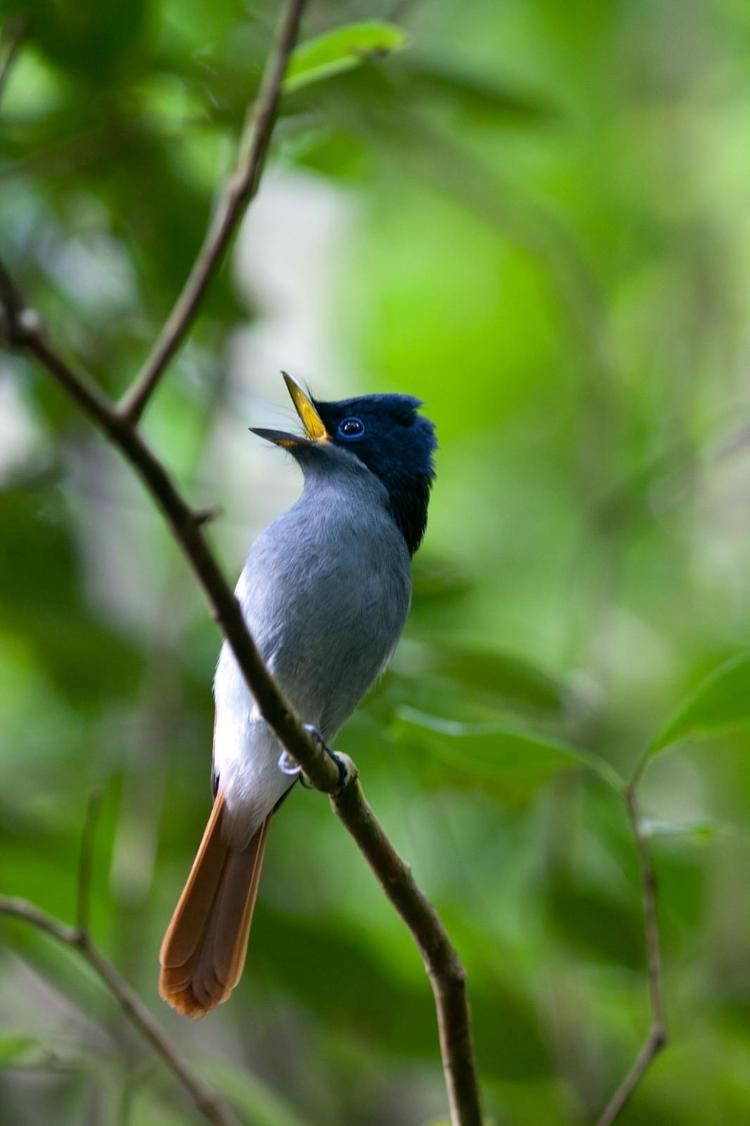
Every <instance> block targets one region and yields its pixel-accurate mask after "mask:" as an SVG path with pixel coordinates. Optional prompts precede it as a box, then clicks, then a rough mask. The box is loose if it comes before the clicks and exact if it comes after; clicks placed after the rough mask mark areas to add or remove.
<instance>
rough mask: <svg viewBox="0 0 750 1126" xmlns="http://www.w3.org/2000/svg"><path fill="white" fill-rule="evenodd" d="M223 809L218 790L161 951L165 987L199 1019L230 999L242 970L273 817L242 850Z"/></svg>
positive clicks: (166, 994)
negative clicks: (231, 837) (229, 836)
mask: <svg viewBox="0 0 750 1126" xmlns="http://www.w3.org/2000/svg"><path fill="white" fill-rule="evenodd" d="M223 812H224V798H223V797H222V795H221V794H218V795H217V797H216V800H215V802H214V807H213V809H212V811H211V816H210V817H209V819H208V824H207V825H206V831H205V832H204V834H203V840H202V841H201V843H200V848H199V849H198V852H197V854H196V857H195V860H194V861H193V867H192V868H191V869H190V875H189V876H188V878H187V882H186V884H185V887H184V888H183V890H182V895H181V896H180V898H179V901H178V903H177V906H176V908H175V911H174V914H173V915H172V919H171V921H170V923H169V926H168V927H167V933H166V934H165V935H164V941H163V942H162V944H161V951H160V954H159V961H160V963H161V973H160V975H159V993H160V994H161V996H162V997H163V998H164V1000H165V1001H166V1002H167V1003H168V1004H170V1005H171V1006H172V1007H173V1008H175V1009H177V1011H178V1012H179V1013H183V1014H184V1015H185V1016H188V1017H193V1018H194V1019H195V1018H197V1017H202V1016H205V1014H206V1013H208V1012H210V1011H211V1009H213V1008H215V1007H216V1005H219V1004H221V1002H222V1001H226V999H227V998H228V997H229V995H230V994H231V992H232V990H233V989H234V987H235V985H236V984H237V982H238V981H239V979H240V975H241V974H242V967H243V966H244V964H245V955H246V953H247V940H248V935H249V934H250V923H251V921H252V917H253V908H254V906H255V899H256V897H257V894H258V884H259V882H260V872H261V868H262V866H263V852H264V849H265V844H266V836H267V834H268V823H269V820H270V818H266V820H265V821H264V822H263V824H262V825H261V827H260V828H259V829H258V831H257V833H256V834H255V836H254V837H253V839H252V840H251V841H250V843H249V844H248V845H246V846H245V848H243V849H241V850H237V849H234V848H232V847H231V845H229V844H227V843H226V841H225V840H224V839H223V837H222V832H221V822H222V816H223Z"/></svg>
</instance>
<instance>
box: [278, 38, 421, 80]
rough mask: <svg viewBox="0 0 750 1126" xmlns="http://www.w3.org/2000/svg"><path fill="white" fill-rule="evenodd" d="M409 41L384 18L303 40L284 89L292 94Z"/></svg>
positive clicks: (398, 48)
mask: <svg viewBox="0 0 750 1126" xmlns="http://www.w3.org/2000/svg"><path fill="white" fill-rule="evenodd" d="M405 44H406V34H405V33H404V32H403V31H402V30H401V28H400V27H396V25H395V24H392V23H386V22H384V21H381V20H366V21H363V22H361V23H350V24H347V25H346V26H345V27H337V28H336V29H335V31H327V32H325V33H324V34H323V35H316V36H315V38H314V39H308V40H307V42H306V43H300V45H299V47H297V49H296V50H295V51H294V53H293V54H292V57H291V59H290V60H289V66H288V68H287V72H286V77H285V79H284V84H283V87H282V89H283V91H284V93H285V94H290V93H292V92H293V91H294V90H300V89H301V88H302V87H303V86H310V85H311V84H312V83H313V82H322V81H324V80H325V79H326V78H331V77H333V76H334V75H336V74H342V73H343V72H344V71H347V70H354V68H355V67H358V66H359V65H360V64H361V63H362V62H364V61H365V60H366V59H368V58H372V57H373V56H377V57H381V56H383V55H389V54H391V53H392V52H393V51H398V50H400V49H401V48H402V47H403V46H404V45H405Z"/></svg>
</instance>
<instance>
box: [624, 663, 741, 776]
mask: <svg viewBox="0 0 750 1126" xmlns="http://www.w3.org/2000/svg"><path fill="white" fill-rule="evenodd" d="M749 722H750V653H743V654H740V655H739V656H738V657H733V658H732V659H731V660H730V661H727V662H726V663H725V664H723V665H721V666H720V667H719V668H718V669H717V670H716V671H715V672H713V673H711V674H710V676H707V677H706V679H705V680H704V681H703V682H702V683H701V684H700V685H699V686H698V688H697V689H696V691H695V692H694V693H693V694H692V696H690V697H688V699H687V701H686V702H685V703H684V704H683V705H682V707H680V708H678V710H677V712H676V713H675V715H674V716H673V717H672V719H670V721H669V722H668V723H667V724H666V726H665V727H663V728H662V730H661V732H660V733H659V734H658V735H657V737H656V739H655V740H654V741H653V743H652V744H651V746H650V747H649V749H648V752H647V754H646V758H647V759H648V758H651V757H653V755H655V754H658V752H659V751H662V750H664V748H665V747H668V746H670V745H671V744H672V743H677V742H678V741H679V740H681V739H685V738H687V737H688V736H689V735H712V734H719V733H721V732H727V731H731V730H733V729H734V728H736V727H742V726H743V725H744V724H746V723H749Z"/></svg>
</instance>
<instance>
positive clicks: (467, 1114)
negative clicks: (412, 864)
mask: <svg viewBox="0 0 750 1126" xmlns="http://www.w3.org/2000/svg"><path fill="white" fill-rule="evenodd" d="M4 276H5V277H6V278H7V274H6V273H5V272H4V271H3V269H2V265H1V264H0V297H2V295H3V286H2V279H3V277H4ZM13 294H14V296H15V301H16V304H15V308H16V311H17V313H16V321H17V323H16V324H11V331H10V333H9V339H13V340H15V341H16V345H17V346H19V347H23V348H24V349H25V350H27V351H29V352H30V353H32V354H33V355H34V356H36V358H37V359H38V360H39V362H40V363H41V364H42V365H43V366H44V367H45V368H46V369H47V371H48V372H49V373H50V374H51V375H52V376H53V378H54V379H56V380H57V382H58V383H59V384H60V386H61V387H62V388H63V389H64V390H65V391H66V392H67V393H68V394H69V395H70V396H71V398H73V399H74V400H75V401H76V402H77V403H78V404H79V405H80V406H81V408H82V409H83V410H84V412H85V413H86V414H87V415H88V416H89V418H90V419H91V421H92V422H94V423H95V424H96V425H97V426H98V427H99V428H100V429H101V430H102V431H103V432H104V433H105V434H106V435H107V436H108V437H109V439H110V441H111V443H112V444H113V445H114V446H115V447H116V448H117V449H119V450H120V452H121V453H122V455H123V456H124V457H125V458H126V459H127V461H128V462H129V463H130V465H131V466H132V467H133V469H134V471H135V472H136V473H137V474H138V476H139V477H140V478H141V480H142V481H143V484H144V485H145V487H146V489H147V490H148V492H149V493H150V495H151V497H152V499H153V501H154V503H155V504H156V506H157V507H158V508H159V509H160V510H161V512H162V514H163V516H164V517H165V519H166V521H167V523H168V524H169V526H170V528H171V530H172V534H173V536H174V539H175V540H176V541H177V543H178V544H179V545H180V547H181V548H182V551H183V554H184V555H185V557H186V559H187V561H188V563H189V565H190V566H191V568H192V570H193V572H194V574H195V576H196V578H197V579H198V581H199V583H200V585H201V586H202V588H203V591H204V593H205V595H206V597H207V599H208V602H209V604H210V606H211V608H212V610H213V614H214V617H215V619H216V621H217V622H218V624H219V626H220V627H221V630H222V632H223V634H224V636H225V637H226V639H227V641H228V642H229V644H230V646H231V648H232V651H233V652H234V655H235V657H236V659H237V663H238V665H239V667H240V669H241V670H242V673H243V676H244V677H245V680H246V682H247V684H248V687H249V688H250V690H251V692H252V694H253V697H254V699H255V701H256V703H257V704H258V708H259V710H260V713H261V715H262V716H263V718H264V719H265V720H266V722H267V723H268V725H269V726H270V727H271V728H272V729H273V731H274V732H275V734H276V735H277V737H278V739H279V741H280V742H281V743H282V744H283V746H284V747H286V749H287V750H288V751H289V752H290V754H291V755H292V756H293V757H294V759H295V760H296V761H297V762H298V763H299V764H300V766H301V767H302V769H303V770H304V772H305V774H306V776H307V777H308V779H309V780H310V782H311V783H312V784H313V786H315V788H316V789H318V790H322V791H324V792H325V793H328V794H331V795H333V797H334V809H335V810H336V812H337V813H338V815H339V817H340V818H341V820H342V821H343V822H344V824H345V825H346V827H347V828H348V829H349V832H350V833H351V834H352V836H353V837H354V839H355V841H356V842H357V844H358V845H359V847H360V849H361V851H362V853H363V854H364V856H365V859H366V860H367V862H368V864H369V865H370V867H371V868H372V869H373V871H374V872H375V874H376V875H377V876H378V879H379V880H380V882H381V884H382V886H383V888H384V890H385V891H386V894H387V895H388V898H389V899H390V901H391V902H392V903H393V905H394V906H395V907H396V909H397V911H398V912H399V914H400V915H401V918H402V919H403V920H404V922H405V923H406V925H407V926H408V927H409V930H410V931H411V933H412V936H413V937H414V939H415V942H416V943H417V945H418V947H419V949H420V951H421V953H422V957H423V959H424V962H425V966H426V968H427V972H428V975H429V977H430V981H431V983H432V989H433V994H434V997H435V1005H436V1009H437V1017H438V1025H439V1029H440V1045H441V1054H442V1059H443V1068H444V1071H445V1076H446V1085H447V1090H448V1098H449V1105H450V1111H451V1121H452V1123H453V1126H478V1124H480V1123H481V1120H482V1119H481V1109H480V1101H479V1083H478V1079H477V1075H476V1063H475V1059H474V1054H473V1049H472V1044H471V1023H470V1016H469V1008H468V1002H467V997H466V985H465V975H464V970H463V967H462V966H461V963H460V961H459V959H458V955H457V954H456V952H455V950H454V949H453V947H452V945H451V943H450V940H449V938H448V935H447V933H446V931H445V929H444V928H443V926H442V923H441V922H440V920H439V918H438V916H437V914H436V912H435V910H434V908H433V907H432V906H431V904H430V903H429V901H428V900H427V899H426V897H425V896H424V894H423V892H421V891H420V889H419V888H418V886H417V884H416V883H415V881H414V879H413V877H412V876H411V873H410V872H409V868H408V866H407V865H406V864H405V863H404V861H403V860H402V859H401V858H400V857H399V856H398V854H397V853H396V851H395V849H394V848H393V845H392V844H391V843H390V841H389V840H388V838H387V837H386V835H385V833H384V832H383V830H382V828H381V827H380V825H379V824H378V822H377V820H376V819H375V816H374V814H373V813H372V810H371V809H370V807H369V806H368V805H367V803H366V801H365V800H364V796H363V794H362V790H361V788H360V787H359V785H358V784H356V770H354V768H352V770H351V772H350V773H349V775H348V777H347V782H346V784H345V786H344V787H343V788H342V787H341V783H340V778H339V771H338V767H337V766H336V764H335V763H334V762H333V761H332V759H331V758H329V756H328V755H327V754H326V753H325V751H324V750H323V749H322V748H321V747H320V746H319V744H318V743H317V741H316V740H315V739H313V738H311V736H310V734H309V732H308V731H306V730H305V728H304V726H303V725H302V723H301V721H300V719H299V717H298V716H297V715H296V713H295V712H294V710H293V708H292V707H291V705H290V704H289V702H288V701H287V700H286V699H285V698H284V697H283V695H282V694H281V692H280V690H279V688H278V686H277V685H276V682H275V681H274V680H273V678H272V677H271V675H270V673H269V672H268V670H267V668H266V666H265V663H264V662H263V659H262V657H261V655H260V653H259V652H258V649H257V648H256V645H255V642H254V641H253V639H252V637H251V636H250V633H249V631H248V629H247V626H246V624H245V619H244V617H243V614H242V610H241V608H240V605H239V603H238V601H237V599H236V598H235V596H234V593H233V592H232V590H231V588H230V587H229V585H228V584H227V581H226V579H225V578H224V576H223V574H222V572H221V570H220V568H219V565H218V563H217V562H216V559H215V557H214V555H213V553H212V551H211V549H210V548H209V546H208V544H207V542H206V539H205V537H204V534H203V530H202V526H201V520H200V514H198V517H197V518H196V513H195V512H194V511H193V510H192V509H191V508H189V507H188V505H187V503H186V502H185V500H184V499H183V498H182V496H181V494H180V493H179V492H178V491H177V489H176V487H175V485H174V484H173V482H172V479H171V478H170V476H169V474H168V473H167V471H166V469H165V468H164V466H163V465H162V464H161V462H160V461H159V460H158V458H157V457H156V456H155V454H154V453H153V452H152V450H151V449H150V447H149V446H147V445H146V443H145V442H144V440H143V439H142V438H141V436H140V434H139V433H138V431H137V430H136V429H134V428H133V426H132V425H131V424H130V423H129V422H128V421H126V420H125V419H123V418H122V417H121V415H119V414H118V413H117V412H116V410H115V408H114V406H113V405H111V404H110V403H109V402H108V400H106V399H105V398H103V396H102V395H101V394H100V393H99V392H98V391H97V390H96V389H95V388H94V387H93V385H92V384H91V382H90V381H89V380H88V379H86V378H84V377H83V376H82V375H80V374H79V373H78V372H76V371H75V370H74V369H73V368H72V367H71V366H70V365H69V364H68V363H67V362H66V361H65V360H64V359H63V358H62V357H61V356H60V355H59V353H58V352H56V351H55V350H54V349H53V348H52V347H51V346H50V345H49V344H48V342H47V341H46V340H45V337H44V334H43V332H42V330H41V325H40V322H39V318H38V317H36V316H35V315H32V314H30V313H29V311H28V310H25V309H24V308H23V303H22V302H21V301H20V300H19V299H18V295H17V293H16V291H15V290H13ZM6 315H7V317H8V318H9V319H10V320H11V321H13V310H12V309H11V308H10V307H9V306H8V305H7V304H6Z"/></svg>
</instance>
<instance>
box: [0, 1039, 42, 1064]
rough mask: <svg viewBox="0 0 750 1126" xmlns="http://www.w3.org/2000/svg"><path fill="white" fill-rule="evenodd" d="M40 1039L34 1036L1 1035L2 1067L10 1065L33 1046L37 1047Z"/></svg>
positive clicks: (0, 1058) (0, 1060) (0, 1053)
mask: <svg viewBox="0 0 750 1126" xmlns="http://www.w3.org/2000/svg"><path fill="white" fill-rule="evenodd" d="M37 1045H38V1041H37V1040H35V1039H34V1037H33V1036H23V1035H21V1034H20V1033H19V1034H18V1035H16V1036H13V1035H11V1036H0V1067H9V1066H11V1065H13V1064H15V1063H16V1062H17V1061H18V1060H19V1059H20V1058H21V1057H22V1056H25V1055H26V1054H27V1053H28V1052H30V1051H31V1050H32V1048H36V1047H37Z"/></svg>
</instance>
